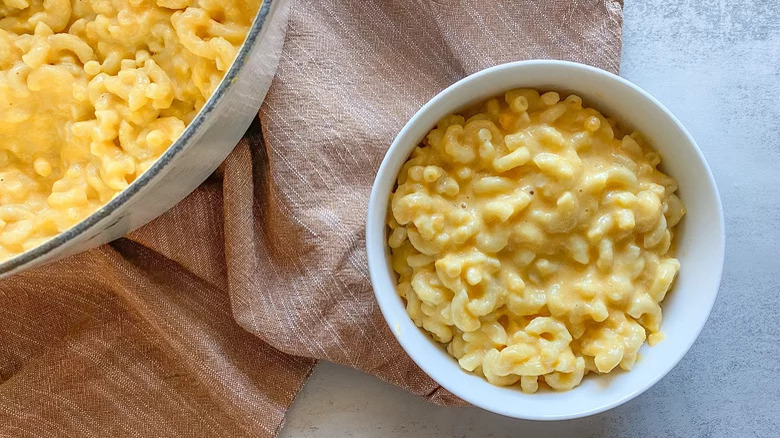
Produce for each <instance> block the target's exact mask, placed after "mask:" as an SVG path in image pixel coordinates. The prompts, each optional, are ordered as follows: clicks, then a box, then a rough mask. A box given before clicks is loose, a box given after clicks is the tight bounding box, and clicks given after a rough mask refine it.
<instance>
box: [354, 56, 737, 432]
mask: <svg viewBox="0 0 780 438" xmlns="http://www.w3.org/2000/svg"><path fill="white" fill-rule="evenodd" d="M507 90H508V91H507ZM537 90H542V92H541V93H540V92H539V91H537ZM612 117H615V119H617V121H616V120H615V119H613V118H612ZM629 127H630V129H628V128H629ZM635 131H636V132H635ZM678 160H679V161H678ZM659 164H661V165H660V166H659ZM683 170H685V171H683ZM691 173H694V174H696V176H695V177H694V178H692V176H693V175H691ZM678 181H679V184H678ZM678 185H679V187H680V190H679V196H678ZM686 188H687V189H689V190H686ZM689 198H690V199H689ZM681 199H682V201H681ZM713 218H716V219H715V220H714V221H713ZM692 230H693V231H692ZM713 235H714V236H717V237H716V238H715V239H713V238H711V236H713ZM722 236H723V233H722V215H721V212H720V204H719V200H718V197H717V189H716V187H715V185H714V182H713V181H712V176H711V175H710V173H709V170H708V168H707V166H706V162H704V160H703V158H702V157H701V155H700V152H699V151H698V149H697V147H696V145H695V143H693V141H692V140H691V139H690V136H688V135H687V133H685V131H684V129H683V128H682V127H681V126H680V125H679V122H677V121H676V120H675V119H674V118H673V117H672V116H671V115H670V114H669V113H668V112H667V111H666V110H665V109H664V108H663V107H662V106H661V105H660V104H658V103H657V102H656V101H655V100H653V99H652V98H651V97H649V96H648V95H647V94H646V93H644V92H643V91H641V90H640V89H638V88H637V87H635V86H633V85H632V84H630V83H628V82H627V81H625V80H622V79H620V78H618V77H616V76H614V75H611V74H609V73H606V72H603V71H601V70H598V69H594V68H592V67H586V66H582V65H579V64H573V63H566V62H556V61H531V62H520V63H514V64H507V65H504V66H499V67H495V68H493V69H488V70H486V71H483V72H480V73H478V74H476V75H473V76H471V77H469V78H466V79H464V80H463V81H461V82H459V83H458V84H455V85H453V86H452V87H450V88H448V89H447V90H445V91H444V92H442V93H441V94H439V95H438V96H437V97H436V98H434V99H433V100H432V101H431V102H430V103H428V104H427V105H426V106H424V107H423V109H421V110H420V111H419V112H418V114H417V115H415V117H414V118H413V119H412V120H411V121H410V122H409V123H408V124H407V125H406V127H404V129H403V130H402V131H401V133H400V134H399V136H398V137H397V138H396V141H395V142H394V143H393V145H392V146H391V148H390V150H389V151H388V154H387V156H386V158H385V160H384V162H383V163H382V166H381V168H380V171H379V174H378V176H377V180H376V183H375V186H374V189H373V191H372V197H371V203H370V206H369V213H368V225H367V249H368V255H369V268H370V271H371V277H372V282H373V285H374V289H375V293H376V295H377V299H378V301H379V304H380V307H381V308H382V311H383V314H384V315H385V318H386V319H387V321H388V324H389V325H390V328H391V329H392V330H393V331H394V333H395V335H396V337H397V338H398V339H399V341H400V343H401V345H402V346H403V347H404V348H405V349H406V350H407V352H408V353H409V354H410V356H411V357H412V359H414V360H415V361H416V362H417V363H418V364H419V365H420V366H421V367H422V368H423V370H425V371H426V372H427V373H428V374H429V375H431V377H433V378H434V379H435V380H437V381H438V382H439V383H440V384H442V386H444V387H445V388H447V389H449V390H450V391H452V392H453V393H455V394H456V395H458V396H460V397H461V398H463V399H465V400H467V401H469V402H471V403H473V404H476V405H478V406H481V407H483V408H486V409H489V410H492V411H495V412H498V413H502V414H505V415H510V416H515V417H520V418H532V419H561V418H572V417H577V416H582V415H587V414H591V413H595V412H599V411H601V410H604V409H607V408H609V407H612V406H615V405H617V404H619V403H621V402H623V401H625V400H628V399H630V398H631V397H633V396H635V395H636V394H638V393H639V392H641V391H642V390H644V389H646V388H647V387H649V386H650V385H652V384H653V383H654V382H655V381H656V380H658V379H659V378H660V377H662V376H663V374H665V373H666V372H667V371H668V370H669V369H671V367H672V366H674V364H675V363H676V362H677V361H678V360H679V359H680V358H681V357H682V355H683V354H684V353H685V351H687V349H688V347H689V346H690V344H691V343H692V342H693V340H694V339H695V337H696V336H697V334H698V332H699V331H700V330H701V327H702V326H703V324H704V321H706V318H707V316H708V313H709V309H710V307H711V305H712V302H713V301H714V297H715V294H716V292H717V286H718V283H719V277H720V275H719V274H720V269H721V267H722V260H723V245H722V244H723V240H722ZM689 265H690V266H689ZM681 266H682V271H680V267H681ZM678 271H680V274H679V279H678V280H677V281H675V278H676V276H677V275H678ZM702 274H704V275H705V277H706V278H704V279H702V278H701V276H702ZM702 285H704V286H703V287H702ZM670 288H671V291H670ZM667 293H668V295H667ZM662 301H663V302H662ZM702 303H705V304H704V305H702ZM662 309H663V310H662ZM662 314H663V318H662ZM418 327H420V328H418ZM664 334H665V335H666V336H667V339H665V340H663V337H664ZM646 341H649V342H650V343H651V344H656V343H657V345H656V346H655V347H652V348H649V349H646V348H647V347H644V345H646ZM659 341H661V342H659ZM618 370H621V371H618ZM627 370H631V371H630V372H626V371H627Z"/></svg>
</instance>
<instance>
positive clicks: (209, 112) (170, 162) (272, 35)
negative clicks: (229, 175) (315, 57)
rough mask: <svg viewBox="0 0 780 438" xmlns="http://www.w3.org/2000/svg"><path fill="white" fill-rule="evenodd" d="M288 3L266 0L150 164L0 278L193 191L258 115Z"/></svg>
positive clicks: (113, 231) (106, 235) (149, 215)
mask: <svg viewBox="0 0 780 438" xmlns="http://www.w3.org/2000/svg"><path fill="white" fill-rule="evenodd" d="M289 3H290V2H289V1H288V0H264V1H263V4H262V6H261V7H260V11H259V12H258V14H257V17H256V18H255V21H254V23H253V24H252V27H251V28H250V29H249V33H248V34H247V36H246V40H245V41H244V44H243V46H242V47H241V49H240V50H239V52H238V55H237V56H236V59H235V61H234V62H233V65H232V66H231V67H230V69H229V70H228V71H227V73H226V74H225V77H224V78H223V79H222V82H221V83H220V84H219V86H218V87H217V89H216V91H214V94H213V95H212V96H211V97H210V98H209V100H208V101H206V104H205V105H204V106H203V108H202V109H201V110H200V112H199V113H198V115H197V116H196V117H195V119H193V120H192V123H190V125H189V126H187V128H186V129H185V130H184V133H183V134H182V136H181V137H180V138H179V139H178V140H176V141H175V142H174V143H173V144H172V145H171V146H170V148H168V150H167V151H166V152H165V153H164V154H162V156H160V158H159V159H158V160H157V162H155V163H154V165H152V167H150V168H149V169H148V170H147V171H146V172H145V173H144V174H142V175H141V176H140V177H138V178H137V179H136V180H135V181H133V183H132V184H130V185H129V186H128V187H127V188H126V189H125V190H123V191H122V192H120V193H119V194H118V195H117V196H116V197H114V198H113V199H112V200H111V201H109V202H108V203H107V204H106V205H104V206H103V207H101V208H100V209H98V210H97V211H95V212H94V213H92V214H91V215H90V216H88V217H87V218H86V219H84V220H82V221H81V222H79V223H78V224H76V225H75V226H73V227H72V228H70V229H68V230H66V231H64V232H62V233H60V234H58V235H57V236H55V237H53V238H52V239H51V240H48V241H46V242H45V243H43V244H41V245H40V246H38V247H35V248H33V249H31V250H29V251H26V252H24V253H21V254H19V255H17V256H15V257H13V258H11V259H8V260H6V261H4V262H3V263H0V278H2V277H5V276H8V275H11V274H13V273H14V272H18V271H20V270H22V269H28V268H31V267H33V266H38V265H41V264H43V263H46V262H50V261H53V260H56V259H59V258H62V257H65V256H68V255H71V254H75V253H78V252H81V251H84V250H87V249H89V248H93V247H96V246H98V245H101V244H103V243H106V242H110V241H111V240H114V239H116V238H119V237H121V236H124V235H125V234H127V233H129V232H130V231H133V230H135V229H136V228H138V227H140V226H142V225H144V224H146V223H147V222H149V221H151V220H152V219H154V218H155V217H157V216H159V215H160V214H162V213H163V212H165V211H166V210H168V209H169V208H171V207H173V206H174V205H175V204H176V203H177V202H179V201H180V200H182V199H183V198H184V197H185V196H187V195H188V194H189V193H191V192H192V191H193V190H195V188H196V187H197V186H198V185H199V184H200V183H202V182H203V181H204V180H205V179H206V178H207V177H208V176H209V175H210V174H211V173H212V172H213V171H214V170H215V169H216V168H217V166H219V164H220V163H221V162H222V161H224V159H225V157H227V155H228V154H229V153H230V151H231V150H233V147H234V146H235V145H236V143H238V140H240V139H241V136H242V135H243V134H244V132H245V131H246V129H247V128H248V127H249V124H250V123H251V122H252V120H253V119H254V118H255V117H256V116H257V111H258V109H259V108H260V104H261V103H262V102H263V99H265V95H266V93H268V88H269V87H270V86H271V80H272V79H273V76H274V73H275V72H276V67H277V66H278V63H279V56H280V55H281V51H282V45H283V43H284V34H285V31H286V30H287V19H288V15H289V9H290V8H289Z"/></svg>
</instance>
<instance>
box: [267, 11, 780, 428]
mask: <svg viewBox="0 0 780 438" xmlns="http://www.w3.org/2000/svg"><path fill="white" fill-rule="evenodd" d="M621 74H622V76H624V77H626V78H628V79H629V80H631V81H633V82H634V83H636V84H638V85H639V86H641V87H642V88H644V89H645V90H647V91H649V92H650V93H651V94H653V95H654V96H655V97H657V98H658V99H659V100H660V101H661V102H663V103H664V104H665V105H666V106H667V107H668V108H669V109H670V110H671V111H672V112H673V113H674V114H676V115H677V117H678V118H679V119H680V120H681V121H682V122H683V124H684V125H685V126H686V127H687V128H688V129H689V130H690V132H691V133H692V134H693V136H694V138H696V140H697V142H698V143H699V146H700V147H701V149H702V150H703V151H704V154H705V156H706V157H707V160H708V162H709V164H710V166H711V168H712V171H713V173H714V174H715V179H716V180H717V182H718V187H719V188H720V193H721V198H722V200H723V205H724V209H725V215H726V234H727V242H726V266H725V271H724V274H723V283H722V284H721V288H720V293H719V296H718V300H717V302H716V304H715V308H714V309H713V312H712V315H711V317H710V319H709V321H708V322H707V325H706V327H705V328H704V331H703V332H702V334H701V336H700V337H699V339H698V341H697V342H696V344H694V346H693V348H692V349H691V350H690V351H689V352H688V354H687V355H686V356H685V358H684V359H683V360H682V362H681V363H680V364H679V365H678V366H677V367H676V368H675V369H674V370H672V372H671V373H669V375H667V376H666V377H665V378H664V379H663V380H661V381H660V382H659V383H658V384H657V385H655V386H654V387H653V388H651V389H650V390H648V391H647V392H646V393H644V394H643V395H641V396H639V397H637V398H636V399H634V400H632V401H630V402H629V403H626V404H625V405H623V406H620V407H618V408H616V409H613V410H611V411H608V412H605V413H603V414H599V415H596V416H593V417H589V418H585V419H581V420H571V421H564V422H556V423H537V422H529V421H519V420H512V419H509V418H504V417H501V416H498V415H494V414H491V413H489V412H485V411H482V410H480V409H478V408H444V407H439V406H434V405H431V404H428V403H426V402H425V401H423V400H422V399H420V398H418V397H416V396H413V395H411V394H408V393H406V392H404V391H402V390H400V389H398V388H395V387H393V386H391V385H389V384H386V383H383V382H381V381H379V380H378V379H376V378H374V377H372V376H369V375H366V374H363V373H361V372H359V371H355V370H352V369H349V368H346V367H342V366H338V365H333V364H330V363H324V362H323V363H321V364H320V366H319V367H318V368H317V369H316V371H315V372H314V374H313V375H312V377H311V379H310V380H309V382H308V383H307V384H306V386H305V387H304V389H303V391H302V392H301V394H300V395H299V396H298V398H297V400H296V401H295V403H294V405H293V407H292V409H291V410H290V412H289V414H288V417H287V422H286V425H285V426H284V428H283V430H282V433H281V436H282V437H313V436H318V437H319V436H324V437H330V436H333V437H346V436H355V437H365V436H371V437H418V436H425V437H453V436H507V435H512V436H526V437H530V436H551V437H556V438H560V437H568V436H593V437H613V436H614V437H625V436H643V437H651V436H665V437H686V438H687V437H721V436H724V437H742V436H745V437H778V436H780V274H779V272H780V254H778V245H779V244H780V192H779V191H778V190H779V189H778V187H779V186H780V1H776V0H744V1H727V0H707V1H699V0H689V1H680V0H626V6H625V24H624V26H623V60H622V70H621Z"/></svg>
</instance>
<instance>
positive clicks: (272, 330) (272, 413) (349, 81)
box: [0, 0, 622, 437]
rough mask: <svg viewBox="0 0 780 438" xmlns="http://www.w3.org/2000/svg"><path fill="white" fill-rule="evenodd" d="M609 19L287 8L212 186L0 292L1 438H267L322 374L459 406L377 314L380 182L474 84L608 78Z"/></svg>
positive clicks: (569, 10) (612, 28)
mask: <svg viewBox="0 0 780 438" xmlns="http://www.w3.org/2000/svg"><path fill="white" fill-rule="evenodd" d="M621 7H622V5H621V3H620V1H619V0H588V1H576V2H567V1H549V0H538V1H531V0H522V1H520V0H515V1H509V0H506V1H501V2H493V1H491V2H485V1H442V0H439V1H433V0H417V1H409V0H394V1H389V0H300V1H298V2H296V3H294V4H293V8H292V13H291V19H290V23H289V30H288V34H287V39H286V42H285V47H284V53H283V56H282V60H281V63H280V66H279V70H278V73H277V76H276V78H275V80H274V83H273V86H272V88H271V91H270V93H269V95H268V98H267V99H266V102H265V104H264V105H263V107H262V109H261V110H260V117H259V121H258V122H256V123H255V124H254V125H253V126H252V127H251V128H250V129H249V131H248V132H247V134H246V136H245V138H244V139H243V140H242V141H241V143H240V144H239V145H238V147H237V148H236V150H235V151H234V152H233V153H232V154H231V155H230V157H229V158H228V159H227V161H226V162H225V164H224V165H223V166H222V168H221V169H220V170H219V171H218V172H216V173H215V174H214V175H213V176H212V177H211V178H210V179H209V180H208V181H206V182H205V183H204V184H203V185H202V186H201V187H200V188H199V189H198V190H197V191H195V192H194V193H193V194H192V195H190V196H189V197H188V198H186V199H185V200H184V201H182V202H181V203H180V204H178V205H177V206H176V207H175V208H173V209H172V210H170V211H169V212H168V213H166V214H165V215H163V216H162V217H160V218H159V219H157V220H156V221H154V222H152V223H151V224H149V225H148V226H146V227H144V228H142V229H140V230H138V231H136V232H134V233H132V234H131V235H130V236H128V237H127V238H125V239H120V240H118V241H116V242H114V243H112V244H110V245H106V246H103V247H101V248H98V249H95V250H92V251H89V252H87V253H84V254H80V255H77V256H74V257H71V258H69V259H66V260H63V261H60V262H56V263H53V264H50V265H48V266H44V267H42V268H39V269H35V270H32V271H28V272H24V273H22V274H19V275H16V276H14V277H11V278H9V279H5V280H2V281H0V300H1V301H0V379H2V384H0V435H2V436H79V437H81V436H87V437H92V436H94V437H106V436H131V435H132V436H160V437H162V436H171V437H174V436H176V437H178V436H210V437H211V436H253V437H256V436H274V435H276V433H277V432H278V430H279V428H280V425H281V424H282V421H283V418H284V413H285V411H286V410H287V408H288V407H289V405H290V403H291V402H292V400H293V398H294V397H295V395H296V393H297V392H298V390H299V389H300V387H301V386H302V385H303V383H304V381H305V380H306V378H307V376H308V375H309V373H310V372H311V371H312V369H313V367H314V366H315V365H316V363H317V360H318V359H320V358H324V359H328V360H331V361H334V362H339V363H342V364H347V365H350V366H353V367H356V368H359V369H362V370H364V371H367V372H370V373H373V374H375V375H377V376H378V377H380V378H382V379H384V380H387V381H389V382H392V383H394V384H396V385H399V386H401V387H403V388H405V389H407V390H409V391H411V392H413V393H415V394H419V395H422V396H425V397H426V398H428V399H429V400H431V401H433V402H436V403H442V404H457V403H461V402H460V401H459V400H457V399H456V398H454V397H453V396H452V395H451V394H449V393H448V392H447V391H445V390H443V389H442V388H440V387H439V386H438V385H437V384H436V383H435V382H433V381H432V380H430V378H428V377H427V376H426V375H425V374H423V373H422V372H421V371H420V370H419V369H418V368H417V367H416V366H415V365H414V364H413V363H412V362H411V361H410V360H409V359H408V358H407V356H406V355H405V354H404V352H403V351H402V350H401V348H400V346H399V345H398V344H397V342H396V341H395V339H394V338H393V336H392V334H391V333H390V331H389V330H388V329H387V328H386V326H385V323H384V321H383V320H382V316H381V314H380V312H379V309H378V307H377V305H376V302H375V301H374V297H373V293H372V290H371V286H370V283H369V280H368V270H367V264H366V257H365V253H364V249H363V247H364V240H363V239H364V230H363V227H364V218H365V213H366V206H367V202H368V195H369V191H370V188H371V184H372V181H373V178H374V175H375V172H376V169H377V168H378V167H379V163H380V162H381V159H382V157H383V155H384V153H385V150H386V149H387V147H388V146H389V144H390V142H391V141H392V139H393V137H394V136H395V134H396V133H397V132H398V130H399V129H400V128H401V126H402V125H403V124H404V123H405V122H406V120H408V118H409V117H410V116H411V115H412V114H413V113H414V112H415V111H416V110H417V109H418V108H419V107H420V106H421V105H422V104H423V103H425V102H426V101H427V100H428V99H430V98H431V97H432V96H433V95H434V94H436V93H437V92H438V91H440V90H441V89H443V88H444V87H446V86H448V85H450V84H451V83H452V82H454V81H456V80H457V79H459V78H461V77H463V76H466V75H468V74H470V73H473V72H475V71H477V70H480V69H482V68H485V67H489V66H492V65H495V64H499V63H502V62H507V61H513V60H518V59H528V58H558V59H570V60H575V61H580V62H584V63H588V64H592V65H595V66H598V67H602V68H604V69H607V70H610V71H613V72H615V71H617V70H618V65H619V56H620V31H621V28H620V27H621V21H622V15H621V14H622V12H621ZM261 125H262V130H261V128H260V126H261Z"/></svg>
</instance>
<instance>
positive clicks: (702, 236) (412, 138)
mask: <svg viewBox="0 0 780 438" xmlns="http://www.w3.org/2000/svg"><path fill="white" fill-rule="evenodd" d="M518 87H530V88H536V89H539V90H555V91H559V92H561V93H562V95H564V93H566V92H573V93H576V94H578V95H579V96H581V97H582V98H583V100H584V101H585V104H586V105H588V106H592V107H594V108H596V109H598V110H600V111H601V112H603V113H604V114H606V115H608V116H612V117H615V118H616V119H618V120H619V121H620V122H622V123H623V125H624V126H627V127H630V128H634V129H636V130H639V131H640V132H642V133H643V134H644V135H645V136H646V137H647V138H648V139H649V140H650V141H651V143H652V145H653V146H654V148H655V149H656V150H657V151H658V152H659V153H660V154H661V156H662V164H661V165H662V167H663V168H664V170H665V171H666V172H667V173H668V174H669V175H671V176H673V177H674V178H676V179H677V181H678V182H679V185H680V188H679V196H680V198H681V199H682V200H683V202H684V203H685V206H686V209H687V214H686V216H685V218H684V219H683V221H682V222H681V224H680V232H679V235H678V250H677V251H678V253H677V257H678V258H679V260H680V263H681V265H682V267H681V270H680V273H679V276H678V279H677V281H676V283H675V284H674V287H673V289H672V290H671V291H670V292H669V294H668V295H667V296H666V299H665V300H664V301H663V303H662V309H663V315H664V316H663V323H662V324H661V330H662V331H663V332H664V333H665V334H666V335H667V337H666V339H665V340H664V341H663V342H660V343H659V344H658V345H656V346H655V347H649V346H647V345H645V346H643V347H642V349H641V350H640V354H641V359H640V360H639V361H638V362H637V363H636V366H635V367H634V369H633V370H632V371H630V372H613V373H610V374H608V375H603V376H595V375H593V374H591V375H588V376H586V377H585V379H583V381H582V384H581V385H580V386H578V387H576V388H574V389H573V390H571V391H568V392H551V391H548V392H539V393H536V394H524V393H523V392H521V391H520V390H519V389H515V388H506V387H498V386H493V385H491V384H489V383H488V382H487V381H486V380H484V379H483V378H482V377H479V376H476V375H473V374H470V373H468V372H466V371H464V370H462V369H461V368H460V367H459V366H458V363H457V362H456V361H455V359H453V358H452V357H451V356H449V355H448V354H447V352H446V351H445V349H444V348H443V347H442V346H441V345H440V344H438V343H436V342H435V341H433V339H432V338H430V337H429V336H428V335H427V334H426V333H424V332H423V331H422V330H421V329H419V328H417V326H415V325H414V323H413V322H412V320H411V319H410V318H409V316H408V315H407V313H406V309H405V308H404V305H403V303H402V302H401V299H400V298H399V297H398V295H397V293H396V291H395V276H394V274H393V273H392V269H391V268H390V264H389V262H388V255H389V251H388V247H387V245H386V228H387V227H386V225H385V218H386V214H387V209H388V200H389V196H390V193H391V191H392V190H393V188H394V186H395V180H396V176H397V174H398V172H399V170H400V169H401V166H402V165H403V163H404V162H405V161H406V159H407V157H408V155H409V154H410V153H411V151H412V150H413V149H414V147H415V146H417V144H418V143H419V142H420V141H421V140H422V138H423V137H424V136H425V135H426V134H427V133H428V131H429V130H430V129H432V128H433V127H434V126H435V125H436V123H437V121H438V120H439V119H441V118H442V117H443V116H445V115H446V114H449V113H452V112H456V111H457V110H459V109H460V108H462V107H464V106H465V105H467V104H470V103H474V102H478V101H481V100H484V99H486V98H489V97H492V96H496V95H499V94H501V93H503V92H504V91H506V90H509V89H512V88H518ZM366 246H367V250H368V265H369V270H370V273H371V282H372V284H373V286H374V292H375V294H376V299H377V301H378V302H379V307H380V308H381V309H382V313H383V314H384V317H385V319H386V320H387V323H388V325H389V326H390V329H391V330H392V332H393V333H394V334H395V336H396V338H397V339H398V342H400V344H401V346H402V347H403V348H404V350H406V352H407V353H408V354H409V356H410V357H411V358H412V359H413V360H414V361H415V362H416V363H417V365H419V366H420V368H422V369H423V371H425V372H426V373H427V374H428V375H429V376H431V377H432V378H433V379H434V380H435V381H436V382H438V383H439V384H440V385H441V386H443V387H444V388H446V389H448V390H449V391H451V392H452V393H453V394H455V395H457V396H458V397H460V398H462V399H463V400H466V401H467V402H469V403H471V404H474V405H476V406H479V407H481V408H483V409H487V410H489V411H492V412H495V413H498V414H502V415H507V416H510V417H515V418H523V419H531V420H563V419H569V418H577V417H584V416H588V415H592V414H596V413H598V412H602V411H605V410H607V409H610V408H613V407H615V406H618V405H620V404H622V403H625V402H627V401H628V400H631V399H632V398H634V397H636V396H637V395H639V394H641V393H642V392H643V391H645V390H647V389H648V388H650V387H651V386H652V385H653V384H654V383H656V382H657V381H658V380H660V379H661V378H662V377H663V376H664V375H665V374H666V373H668V372H669V371H670V370H671V369H672V368H673V367H674V366H675V365H676V364H677V363H678V362H679V361H680V359H682V357H683V356H684V355H685V353H686V352H687V351H688V349H689V348H690V347H691V345H693V342H694V341H695V340H696V337H697V336H698V335H699V333H700V332H701V329H702V328H703V327H704V323H705V322H706V321H707V317H708V316H709V314H710V310H711V309H712V305H713V303H714V302H715V297H716V295H717V293H718V286H719V284H720V278H721V272H722V270H723V260H724V253H725V233H724V223H723V211H722V207H721V203H720V198H719V196H718V189H717V187H716V185H715V180H714V178H713V176H712V173H711V172H710V169H709V167H708V166H707V162H706V161H705V159H704V156H703V155H702V153H701V151H700V150H699V148H698V146H697V145H696V143H695V142H694V140H693V138H691V136H690V134H689V133H688V132H687V131H686V130H685V128H684V127H683V126H682V125H681V124H680V122H679V121H678V120H677V119H676V118H675V117H674V116H673V115H672V114H671V113H670V112H669V111H668V110H667V109H666V108H664V106H663V105H661V103H659V102H658V101H657V100H655V99H654V98H653V97H652V96H650V95H649V94H648V93H647V92H645V91H643V90H642V89H640V88H639V87H637V86H636V85H634V84H632V83H630V82H629V81H627V80H625V79H623V78H621V77H619V76H615V75H613V74H611V73H608V72H606V71H603V70H600V69H597V68H594V67H590V66H586V65H582V64H576V63H571V62H563V61H547V60H538V61H521V62H513V63H509V64H503V65H499V66H496V67H492V68H489V69H487V70H483V71H481V72H479V73H476V74H473V75H471V76H469V77H467V78H465V79H462V80H460V81H458V82H457V83H455V84H453V85H452V86H450V87H449V88H447V89H446V90H444V91H442V92H441V93H439V94H438V95H436V97H434V98H433V99H431V101H430V102H428V103H427V104H425V105H424V106H423V107H422V108H421V109H420V110H419V111H418V112H417V113H416V114H415V115H414V116H413V117H412V118H411V120H409V122H408V123H407V124H406V126H404V127H403V129H402V130H401V132H400V133H399V134H398V136H397V137H396V138H395V141H393V144H392V145H391V146H390V149H389V150H388V151H387V155H386V156H385V158H384V160H383V161H382V165H381V167H380V168H379V173H378V174H377V177H376V181H375V182H374V187H373V190H372V191H371V200H370V202H369V206H368V220H367V225H366Z"/></svg>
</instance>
